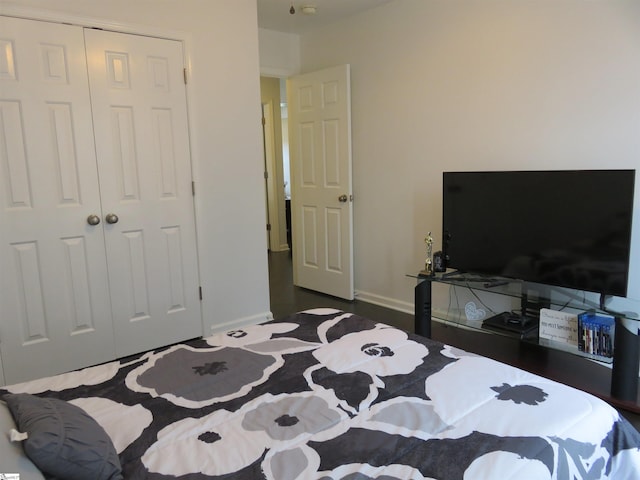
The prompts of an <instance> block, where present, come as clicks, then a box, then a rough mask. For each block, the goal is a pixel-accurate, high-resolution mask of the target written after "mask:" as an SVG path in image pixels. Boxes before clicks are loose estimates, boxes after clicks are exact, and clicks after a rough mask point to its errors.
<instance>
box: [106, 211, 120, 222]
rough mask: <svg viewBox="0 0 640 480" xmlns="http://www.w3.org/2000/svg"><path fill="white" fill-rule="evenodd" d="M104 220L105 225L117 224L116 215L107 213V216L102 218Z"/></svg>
mask: <svg viewBox="0 0 640 480" xmlns="http://www.w3.org/2000/svg"><path fill="white" fill-rule="evenodd" d="M104 219H105V220H106V221H107V223H118V220H119V218H118V215H116V214H115V213H107V216H106V217H104Z"/></svg>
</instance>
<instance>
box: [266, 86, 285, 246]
mask: <svg viewBox="0 0 640 480" xmlns="http://www.w3.org/2000/svg"><path fill="white" fill-rule="evenodd" d="M285 89H286V82H285V81H283V80H281V79H279V78H272V77H260V96H261V103H262V112H263V118H262V125H263V134H264V155H265V195H266V205H267V212H266V214H267V225H266V229H267V242H268V246H269V250H270V251H272V252H283V251H287V250H289V251H290V249H291V223H290V215H288V214H287V212H288V210H287V206H288V205H289V204H290V199H291V189H290V174H289V148H288V131H287V108H286V90H285Z"/></svg>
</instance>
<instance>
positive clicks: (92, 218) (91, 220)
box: [87, 215, 100, 225]
mask: <svg viewBox="0 0 640 480" xmlns="http://www.w3.org/2000/svg"><path fill="white" fill-rule="evenodd" d="M87 223H88V224H89V225H98V224H99V223H100V217H99V216H98V215H89V216H88V217H87Z"/></svg>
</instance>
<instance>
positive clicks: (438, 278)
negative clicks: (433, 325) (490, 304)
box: [407, 272, 640, 328]
mask: <svg viewBox="0 0 640 480" xmlns="http://www.w3.org/2000/svg"><path fill="white" fill-rule="evenodd" d="M407 277H410V278H414V279H416V280H417V281H423V280H429V281H431V282H433V283H437V284H443V285H449V286H452V287H461V288H468V289H471V290H477V291H483V292H487V293H491V294H496V295H500V296H504V297H511V298H514V299H518V300H520V299H522V295H523V293H526V292H527V291H528V290H533V291H535V292H536V294H537V296H538V297H540V298H544V299H545V300H548V302H549V305H548V308H551V309H553V310H559V311H575V312H583V311H587V310H593V311H595V312H598V313H603V314H607V315H613V316H615V317H618V318H622V319H625V320H627V321H630V322H638V328H640V318H639V317H638V316H635V315H637V314H636V313H635V312H621V311H617V310H616V308H607V307H604V306H603V305H602V303H601V301H600V298H597V297H598V295H597V294H593V293H585V292H580V291H576V290H572V289H568V288H562V287H556V286H553V285H540V284H531V283H527V282H524V281H522V280H515V279H512V278H504V277H495V276H492V277H484V276H482V275H470V274H464V273H457V272H446V273H435V274H431V275H429V274H428V273H427V272H420V273H417V274H407ZM625 301H627V302H628V301H629V300H626V299H625ZM635 310H637V311H639V312H640V303H638V304H637V305H636V308H635ZM462 313H464V312H462ZM454 317H455V315H454ZM442 320H447V319H446V318H442ZM449 321H452V322H454V323H462V324H464V325H467V326H468V327H470V328H474V327H475V326H476V325H477V322H476V321H465V320H460V321H458V320H452V319H450V320H449Z"/></svg>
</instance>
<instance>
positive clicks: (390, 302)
mask: <svg viewBox="0 0 640 480" xmlns="http://www.w3.org/2000/svg"><path fill="white" fill-rule="evenodd" d="M356 299H357V300H359V301H361V302H367V303H372V304H373V305H378V306H379V307H385V308H388V309H390V310H396V311H398V312H402V313H408V314H410V315H413V314H414V313H415V310H414V307H413V303H409V302H403V301H401V300H396V299H395V298H389V297H383V296H382V295H376V294H375V293H370V292H363V291H362V290H358V291H356Z"/></svg>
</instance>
